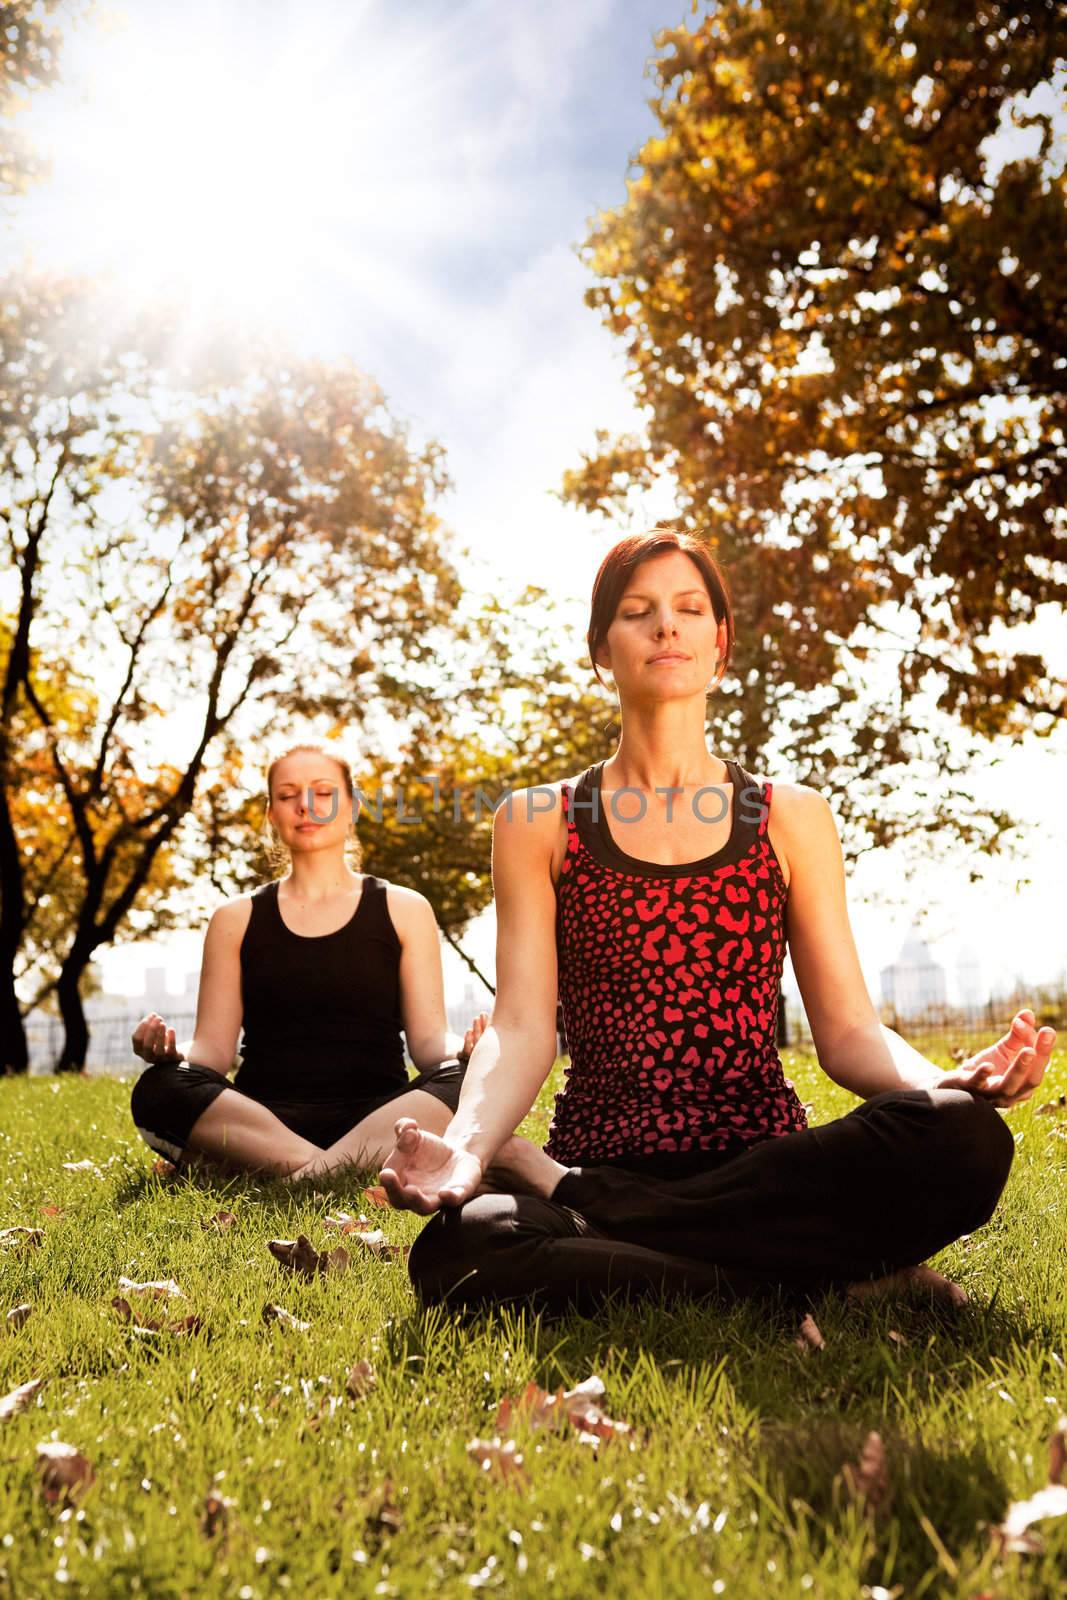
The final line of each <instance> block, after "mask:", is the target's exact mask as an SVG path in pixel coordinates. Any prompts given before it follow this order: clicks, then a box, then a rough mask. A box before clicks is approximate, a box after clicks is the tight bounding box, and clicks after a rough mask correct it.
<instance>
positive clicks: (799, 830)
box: [758, 778, 837, 889]
mask: <svg viewBox="0 0 1067 1600" xmlns="http://www.w3.org/2000/svg"><path fill="white" fill-rule="evenodd" d="M758 781H759V783H760V785H761V786H762V785H763V784H764V783H768V782H769V783H770V784H771V803H770V813H769V815H768V818H767V833H768V836H769V838H770V843H771V847H772V849H773V850H774V853H775V855H776V856H777V857H778V864H779V866H780V867H781V870H782V876H783V878H784V879H785V884H786V888H787V889H788V888H790V887H791V886H792V884H793V879H794V877H795V875H796V871H797V867H798V866H800V865H802V863H804V862H805V861H807V860H808V859H809V858H810V857H811V856H812V855H813V852H818V851H820V850H824V849H825V848H826V847H827V846H828V845H831V847H832V841H831V835H832V838H833V839H836V838H837V824H836V822H835V821H834V816H833V812H832V811H831V810H830V806H829V804H828V802H827V800H826V797H825V795H823V794H821V793H820V791H819V790H818V789H813V788H812V787H811V785H810V784H807V783H790V782H789V781H788V780H787V779H784V778H783V779H778V778H770V779H768V778H760V779H759V780H758Z"/></svg>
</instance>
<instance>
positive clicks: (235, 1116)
mask: <svg viewBox="0 0 1067 1600" xmlns="http://www.w3.org/2000/svg"><path fill="white" fill-rule="evenodd" d="M267 796H268V813H267V814H268V817H269V819H270V822H271V824H272V826H273V828H274V829H275V830H276V835H277V839H278V841H279V848H280V849H281V850H282V851H284V852H288V856H289V862H290V866H289V871H288V873H287V874H286V876H285V877H283V878H281V879H277V880H275V881H274V882H272V883H269V884H267V885H265V887H263V888H262V889H257V890H256V892H255V893H254V894H251V895H242V896H240V897H239V898H237V899H235V900H230V901H227V902H226V903H225V904H224V905H222V906H220V907H219V909H218V910H217V911H216V912H215V914H214V916H213V917H212V918H211V921H210V923H209V925H208V930H207V937H206V939H205V943H204V959H203V965H202V968H201V972H200V988H199V993H198V997H197V1009H196V1026H195V1033H194V1036H193V1038H192V1039H191V1040H189V1042H188V1043H187V1044H184V1045H182V1046H181V1047H180V1048H179V1047H178V1045H177V1044H176V1041H175V1037H174V1030H173V1029H172V1028H168V1027H167V1025H166V1023H165V1022H164V1020H163V1018H162V1017H160V1016H158V1015H155V1014H153V1015H152V1016H148V1017H145V1018H144V1020H143V1021H142V1022H141V1023H140V1024H139V1025H138V1027H137V1030H136V1032H135V1033H134V1035H133V1048H134V1051H135V1052H136V1054H137V1055H139V1056H140V1057H141V1058H142V1060H145V1061H147V1062H149V1063H150V1065H149V1068H148V1071H146V1072H144V1073H142V1075H141V1077H140V1078H139V1079H138V1081H137V1083H136V1084H135V1085H134V1089H133V1095H132V1100H131V1110H132V1112H133V1120H134V1122H135V1123H136V1125H137V1127H138V1129H139V1131H140V1133H141V1135H142V1137H143V1138H144V1139H145V1141H146V1142H147V1143H148V1144H149V1145H150V1146H151V1147H152V1149H153V1150H158V1151H159V1152H160V1154H161V1155H164V1156H166V1157H167V1158H169V1159H170V1160H172V1161H174V1162H179V1163H180V1162H181V1161H182V1160H183V1159H186V1158H189V1159H200V1160H205V1159H206V1160H207V1161H210V1162H221V1163H223V1164H225V1165H227V1166H230V1167H236V1168H238V1169H245V1170H258V1171H267V1172H272V1173H275V1174H280V1175H283V1176H286V1177H288V1178H290V1179H296V1178H298V1177H310V1176H312V1175H316V1174H325V1173H327V1172H330V1171H333V1170H335V1169H336V1168H338V1167H342V1166H345V1165H347V1164H349V1163H355V1164H358V1165H360V1166H362V1167H374V1168H377V1166H378V1165H379V1163H380V1162H381V1159H382V1157H383V1156H384V1155H385V1153H386V1152H387V1151H388V1149H389V1148H390V1146H391V1144H392V1135H393V1125H394V1123H395V1121H396V1119H397V1115H398V1113H399V1114H401V1115H407V1116H411V1117H415V1118H417V1119H418V1122H419V1124H420V1126H421V1127H424V1128H426V1129H428V1130H434V1131H436V1132H441V1131H443V1129H444V1128H445V1127H446V1126H447V1124H448V1123H449V1121H450V1119H451V1116H452V1113H453V1111H454V1110H455V1108H456V1105H457V1103H458V1099H459V1091H460V1086H461V1084H462V1081H463V1073H464V1070H465V1066H466V1060H467V1057H468V1056H469V1054H470V1052H471V1050H472V1049H473V1048H474V1044H475V1043H476V1041H477V1039H478V1038H479V1037H480V1035H481V1031H482V1029H483V1028H484V1026H485V1024H486V1021H487V1017H486V1014H485V1013H484V1012H483V1013H482V1014H481V1015H480V1016H479V1017H476V1018H475V1020H474V1022H473V1023H472V1025H471V1027H470V1028H469V1029H468V1030H467V1033H466V1036H465V1037H464V1038H463V1039H461V1038H460V1037H459V1036H458V1035H456V1034H452V1033H449V1032H448V1031H447V1023H446V1019H445V1005H444V985H443V981H442V974H441V952H440V945H439V943H438V935H437V924H436V921H435V919H434V914H433V910H432V908H431V906H430V904H429V901H427V900H426V899H425V898H424V897H423V896H422V895H421V894H417V893H415V891H414V890H411V889H405V888H401V887H399V886H398V885H396V884H393V883H387V882H386V881H385V880H384V879H382V878H376V877H373V876H370V875H367V874H361V873H359V872H358V871H353V870H352V869H351V868H350V867H349V866H348V865H347V863H346V860H345V849H346V842H347V841H348V839H349V836H350V834H352V833H353V832H354V817H353V815H352V812H353V809H354V806H355V803H356V801H355V788H354V784H353V779H352V772H351V769H350V768H349V766H348V763H347V762H346V761H344V760H343V759H342V758H341V757H339V756H338V755H336V754H333V753H331V752H329V751H327V750H326V749H323V748H322V747H319V746H316V745H297V746H295V747H294V748H293V749H291V750H289V751H288V752H286V754H285V755H284V756H281V757H279V758H278V759H277V760H275V761H273V762H272V763H271V765H270V768H269V770H268V773H267ZM356 849H357V852H358V845H357V846H356ZM358 859H359V858H358V853H357V856H356V863H357V865H358ZM242 1023H243V1026H244V1047H243V1059H242V1062H241V1066H240V1070H239V1071H238V1073H237V1076H236V1078H235V1080H234V1081H233V1083H232V1084H231V1083H230V1082H229V1079H228V1074H229V1073H230V1072H231V1071H232V1069H233V1065H234V1057H235V1054H236V1051H237V1038H238V1034H239V1032H240V1031H241V1027H242ZM401 1028H403V1030H404V1035H405V1038H406V1040H407V1046H408V1052H409V1054H410V1056H411V1058H412V1060H413V1062H414V1063H415V1066H416V1068H418V1069H419V1076H418V1077H417V1078H415V1079H411V1080H409V1078H408V1076H407V1072H406V1070H405V1066H404V1047H403V1041H402V1040H401V1037H400V1030H401Z"/></svg>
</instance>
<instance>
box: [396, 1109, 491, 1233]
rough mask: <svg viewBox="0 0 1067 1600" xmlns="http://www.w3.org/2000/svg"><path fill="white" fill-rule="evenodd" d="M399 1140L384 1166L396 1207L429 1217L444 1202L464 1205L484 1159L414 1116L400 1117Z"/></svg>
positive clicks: (475, 1182) (481, 1173) (473, 1188)
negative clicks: (431, 1131)
mask: <svg viewBox="0 0 1067 1600" xmlns="http://www.w3.org/2000/svg"><path fill="white" fill-rule="evenodd" d="M395 1133H396V1144H395V1145H394V1146H393V1149H392V1150H391V1151H390V1153H389V1155H388V1156H387V1157H386V1160H385V1163H384V1165H383V1167H382V1169H381V1174H380V1176H381V1181H382V1188H383V1189H384V1190H385V1192H386V1194H387V1195H388V1196H389V1203H390V1205H392V1206H394V1207H395V1208H396V1210H397V1211H417V1212H418V1213H419V1215H420V1216H423V1217H428V1216H429V1215H430V1213H431V1212H433V1211H438V1210H440V1208H441V1207H442V1206H461V1205H462V1204H463V1202H464V1201H465V1200H469V1199H470V1198H471V1196H472V1195H473V1194H474V1193H475V1191H476V1190H477V1188H478V1186H479V1184H480V1183H481V1181H482V1177H483V1171H482V1163H481V1162H480V1161H479V1160H478V1157H477V1156H472V1155H469V1154H468V1153H467V1151H465V1150H456V1149H455V1148H454V1147H453V1146H452V1145H450V1144H448V1143H447V1142H446V1141H445V1140H444V1139H442V1138H441V1137H440V1136H439V1135H438V1134H436V1133H428V1132H427V1131H426V1130H425V1129H424V1128H420V1127H419V1125H418V1123H417V1122H416V1121H415V1119H414V1117H401V1118H399V1120H398V1121H397V1124H396V1128H395Z"/></svg>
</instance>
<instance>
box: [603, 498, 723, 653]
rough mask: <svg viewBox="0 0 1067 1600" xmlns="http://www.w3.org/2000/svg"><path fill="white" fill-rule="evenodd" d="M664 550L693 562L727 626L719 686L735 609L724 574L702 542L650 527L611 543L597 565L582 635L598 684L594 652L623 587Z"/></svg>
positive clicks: (713, 606) (718, 616) (717, 617)
mask: <svg viewBox="0 0 1067 1600" xmlns="http://www.w3.org/2000/svg"><path fill="white" fill-rule="evenodd" d="M667 550H680V551H681V552H682V554H683V555H686V556H689V558H690V559H691V560H692V561H693V562H695V564H696V566H697V567H698V568H699V569H700V576H701V577H702V578H703V580H704V587H705V589H707V591H708V599H709V600H710V601H711V609H712V611H713V612H714V614H715V620H716V622H725V623H726V649H725V651H724V652H723V654H722V656H721V658H720V660H719V670H718V673H717V675H716V678H715V683H716V684H718V683H721V681H722V678H723V675H724V673H725V672H726V667H727V663H728V662H729V660H730V655H731V652H732V650H733V647H734V610H733V605H732V603H731V600H730V591H729V589H728V588H727V586H726V575H725V574H724V572H723V570H722V568H721V567H720V566H719V563H718V562H717V561H716V559H715V557H714V556H713V555H712V553H711V551H710V550H709V549H708V547H707V545H706V544H705V543H704V541H703V540H702V539H698V538H697V537H696V536H695V535H694V534H691V533H678V532H676V531H675V529H673V528H653V529H651V531H650V532H648V533H631V534H629V535H627V537H626V538H625V539H620V540H619V542H618V543H617V544H613V545H612V547H611V549H610V550H609V551H608V553H607V555H606V556H605V557H604V559H603V561H602V562H601V563H600V570H599V571H598V572H597V575H596V579H595V580H594V583H593V599H592V604H591V608H590V613H589V631H588V633H587V634H586V636H585V638H586V643H587V644H588V646H589V659H590V661H591V662H592V663H593V672H594V673H595V674H596V680H597V682H598V683H601V684H602V683H603V682H604V680H603V678H602V677H601V676H600V668H599V667H598V666H597V660H596V653H597V651H598V650H599V649H600V646H601V645H602V644H603V643H604V641H605V639H606V638H607V636H608V629H609V628H610V627H611V624H612V623H613V622H614V620H615V613H616V611H617V610H618V608H619V601H620V600H621V599H622V597H623V595H624V594H625V592H626V585H627V584H628V583H629V581H630V579H631V577H632V576H633V574H634V572H635V571H636V569H637V568H638V567H639V566H640V565H641V563H642V562H643V561H648V560H649V559H650V558H651V557H652V556H658V555H662V554H663V553H664V552H665V551H667Z"/></svg>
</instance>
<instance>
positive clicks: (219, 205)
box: [27, 0, 456, 327]
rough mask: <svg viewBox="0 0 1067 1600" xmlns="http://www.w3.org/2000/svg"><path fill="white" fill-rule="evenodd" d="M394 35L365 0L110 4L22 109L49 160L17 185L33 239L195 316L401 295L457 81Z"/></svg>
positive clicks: (271, 317) (282, 315)
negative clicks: (36, 190)
mask: <svg viewBox="0 0 1067 1600" xmlns="http://www.w3.org/2000/svg"><path fill="white" fill-rule="evenodd" d="M395 35H396V25H395V23H391V21H390V13H389V11H388V10H387V9H386V8H384V7H383V6H380V5H377V4H372V3H370V0H364V3H363V4H362V5H361V4H359V3H358V0H356V3H349V4H347V5H339V4H336V3H332V0H307V3H305V4H304V5H301V6H299V7H289V6H288V5H286V4H281V3H278V4H274V3H271V4H259V5H255V6H252V5H240V4H237V5H220V4H213V5H207V4H204V3H197V0H192V3H189V4H186V5H183V6H180V7H178V6H167V7H162V6H157V5H155V4H154V3H152V0H146V3H144V4H143V5H138V6H136V7H133V6H131V7H130V8H129V9H128V10H125V11H118V10H116V11H113V12H109V13H108V14H107V15H106V17H105V19H104V25H103V26H101V25H100V24H99V22H98V24H97V26H96V27H95V29H93V30H86V31H84V32H83V36H82V37H80V38H79V39H73V38H72V39H71V40H69V41H68V45H67V55H66V57H65V61H66V71H65V81H64V83H63V84H62V85H60V87H59V88H58V89H57V90H56V91H54V92H49V93H47V94H46V93H42V94H41V95H39V96H38V97H37V103H36V104H35V105H34V107H33V108H32V112H31V115H32V119H33V123H34V126H32V127H31V128H29V129H28V131H29V132H30V133H31V136H33V137H34V138H35V139H38V140H40V141H42V142H43V143H44V145H45V148H46V151H47V153H48V154H49V155H50V156H51V159H52V163H53V181H52V184H51V185H50V186H46V187H45V189H44V190H43V191H42V194H41V196H40V197H35V196H32V195H31V196H29V197H27V206H28V208H29V217H30V226H29V227H28V229H27V231H29V232H31V236H32V237H33V239H34V241H35V250H34V253H35V254H36V255H38V256H40V255H42V254H46V255H48V256H50V257H51V258H52V260H53V261H56V260H57V259H61V260H62V262H63V263H64V264H69V265H70V266H71V267H72V268H74V269H75V270H84V271H87V272H89V273H92V274H96V275H99V276H101V277H103V278H106V279H109V280H110V281H111V282H112V283H113V284H114V285H115V287H116V288H118V289H119V290H120V292H121V294H122V296H123V297H124V299H125V301H126V303H127V304H129V305H131V306H143V305H146V304H152V303H163V302H166V303H168V304H172V305H173V304H180V306H181V308H182V315H183V317H184V318H185V319H186V320H192V321H201V322H217V323H226V324H229V325H233V324H234V323H240V324H242V325H245V326H253V327H263V326H266V325H271V324H284V323H285V322H287V321H289V320H291V313H292V311H293V308H294V306H295V305H298V304H299V303H300V302H301V300H302V299H304V300H306V299H307V297H309V296H314V295H319V296H321V295H322V294H323V293H325V292H327V289H329V292H333V293H348V294H350V295H352V296H354V297H356V298H357V299H358V300H359V302H360V303H361V304H362V305H363V306H365V307H373V306H375V305H376V304H380V303H385V302H388V301H394V302H395V301H397V300H399V299H400V298H402V297H404V296H408V297H409V298H410V297H411V296H412V295H413V294H414V293H415V290H416V285H415V284H414V282H413V281H412V276H411V273H410V271H409V268H408V265H407V262H408V259H409V258H410V256H411V254H412V251H413V249H415V248H416V247H417V248H418V249H422V248H424V247H425V244H426V240H427V238H428V237H430V238H432V237H433V236H434V235H435V234H438V235H440V234H442V233H443V231H444V230H446V229H447V228H448V227H450V226H453V225H454V220H455V218H454V213H453V212H452V211H451V210H450V208H449V206H448V204H447V201H446V199H445V195H446V193H447V188H448V178H449V174H448V165H447V164H448V151H449V140H448V139H447V137H446V136H445V135H446V130H447V127H448V123H449V117H450V108H449V103H448V102H449V94H450V92H454V91H455V88H456V85H455V82H454V81H452V82H451V83H450V80H449V75H448V74H447V73H446V74H444V75H442V74H440V73H432V72H429V71H427V70H426V69H425V62H426V54H425V53H422V55H421V60H422V62H423V66H422V67H420V53H419V52H411V51H410V50H408V49H407V48H406V45H405V43H404V41H402V40H401V39H399V38H397V37H396V36H395ZM449 53H450V52H448V51H447V50H446V51H445V59H446V61H447V56H448V54H449ZM452 54H453V55H454V52H452ZM453 79H454V74H453ZM35 207H36V211H35V210H34V208H35ZM38 247H39V248H38Z"/></svg>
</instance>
